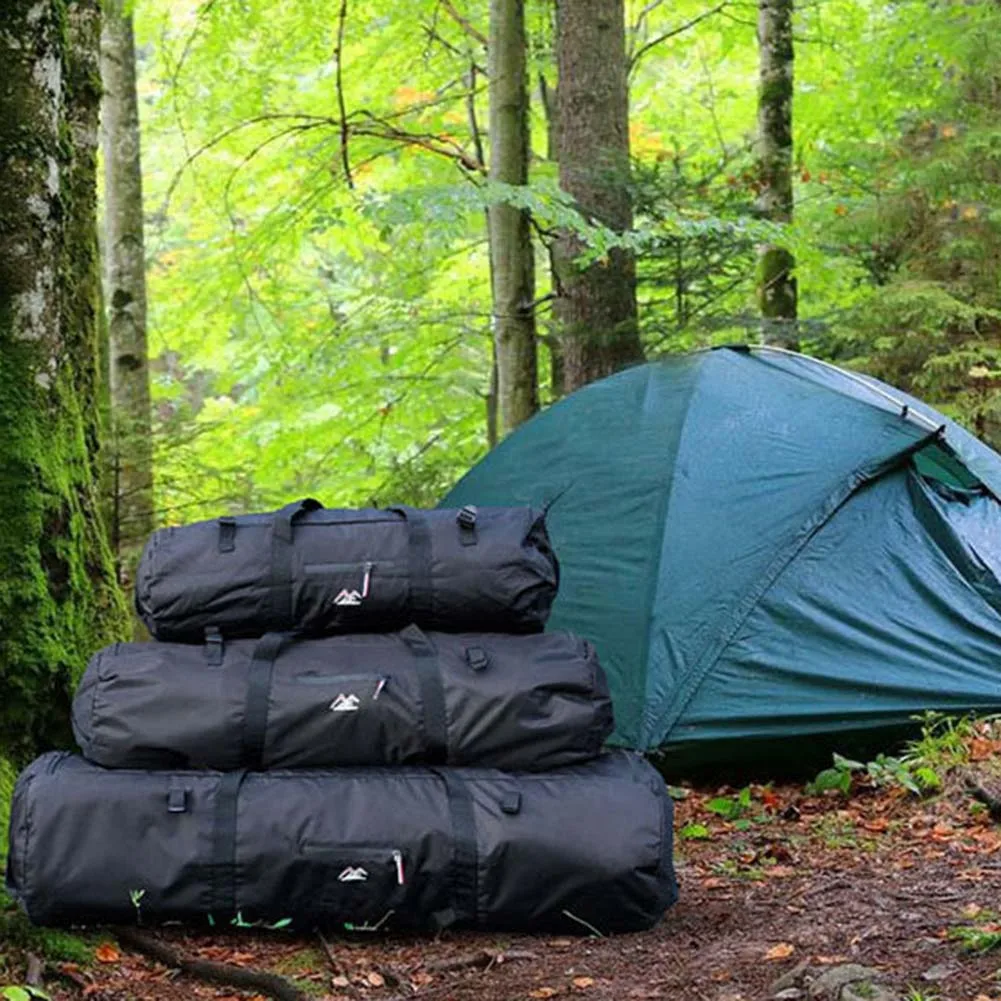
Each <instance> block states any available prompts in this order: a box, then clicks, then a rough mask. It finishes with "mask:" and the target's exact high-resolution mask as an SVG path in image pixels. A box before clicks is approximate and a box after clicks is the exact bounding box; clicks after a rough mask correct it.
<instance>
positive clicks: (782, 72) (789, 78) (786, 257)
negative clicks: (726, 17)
mask: <svg viewBox="0 0 1001 1001" xmlns="http://www.w3.org/2000/svg"><path fill="white" fill-rule="evenodd" d="M792 18H793V0H759V6H758V49H759V59H760V62H759V80H758V179H759V182H760V184H761V192H760V194H759V195H758V202H757V210H758V214H759V215H760V216H761V218H763V219H768V220H770V221H771V222H781V223H788V222H792V211H793V204H792V162H793V149H792V99H793V41H792ZM758 254H759V256H758V281H757V289H758V306H759V308H760V310H761V339H762V341H763V343H765V344H776V345H779V346H782V347H791V348H795V347H796V346H797V340H798V339H797V333H796V278H795V266H796V261H795V258H794V257H793V255H792V254H791V253H790V252H789V250H787V249H786V248H784V247H779V246H775V245H772V244H768V245H765V246H763V247H761V248H760V249H759V252H758Z"/></svg>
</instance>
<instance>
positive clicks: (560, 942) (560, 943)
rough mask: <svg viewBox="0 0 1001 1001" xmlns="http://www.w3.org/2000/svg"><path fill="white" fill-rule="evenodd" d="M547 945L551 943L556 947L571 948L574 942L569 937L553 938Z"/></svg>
mask: <svg viewBox="0 0 1001 1001" xmlns="http://www.w3.org/2000/svg"><path fill="white" fill-rule="evenodd" d="M546 945H551V946H552V947H553V948H554V949H569V948H570V946H572V945H573V942H572V940H571V939H568V938H551V939H549V941H548V942H546Z"/></svg>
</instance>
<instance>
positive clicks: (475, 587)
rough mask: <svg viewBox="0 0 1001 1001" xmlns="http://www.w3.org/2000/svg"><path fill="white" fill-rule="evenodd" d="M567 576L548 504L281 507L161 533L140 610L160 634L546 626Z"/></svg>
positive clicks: (139, 583)
mask: <svg viewBox="0 0 1001 1001" xmlns="http://www.w3.org/2000/svg"><path fill="white" fill-rule="evenodd" d="M558 584H559V564H558V563H557V560H556V556H555V554H554V553H553V550H552V547H551V546H550V544H549V536H548V534H547V533H546V524H545V514H544V512H541V511H538V510H534V509H532V508H528V507H511V508H504V507H484V508H478V509H477V508H475V507H472V506H467V507H464V508H462V509H461V510H459V511H456V510H433V511H418V510H415V509H413V508H402V507H400V508H390V509H387V510H385V511H380V510H374V509H369V510H360V511H346V510H334V509H330V510H326V509H324V508H323V506H322V505H321V504H319V503H318V502H317V501H314V500H302V501H297V502H296V503H294V504H289V505H287V506H286V507H283V508H282V509H281V510H280V511H276V512H273V513H270V514H251V515H242V516H240V517H235V518H230V517H224V518H218V519H216V520H215V521H202V522H197V523H195V524H193V525H186V526H183V527H175V528H164V529H161V530H160V531H158V532H155V533H154V534H153V536H152V537H151V538H150V540H149V542H148V543H147V545H146V548H145V550H144V552H143V555H142V559H141V560H140V563H139V569H138V572H137V574H136V608H137V610H138V612H139V615H140V617H141V618H142V620H143V622H145V623H146V625H147V626H148V628H149V631H150V632H151V633H152V634H153V636H155V637H156V638H157V639H161V640H178V641H182V642H198V641H201V640H202V639H203V638H204V634H205V630H206V629H210V628H215V629H218V630H220V631H221V632H222V633H223V634H224V635H226V636H259V635H261V634H262V633H265V632H271V631H283V630H290V629H295V630H300V631H303V632H308V633H347V632H352V633H353V632H382V631H388V630H393V629H402V628H403V627H404V626H406V625H407V624H408V623H415V624H416V625H418V626H420V627H421V628H422V629H438V630H444V631H448V632H462V631H477V632H512V633H531V632H539V631H540V630H542V628H543V627H544V626H545V624H546V620H547V619H548V617H549V610H550V608H551V606H552V603H553V599H554V598H555V597H556V590H557V587H558Z"/></svg>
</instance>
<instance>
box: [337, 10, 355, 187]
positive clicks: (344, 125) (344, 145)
mask: <svg viewBox="0 0 1001 1001" xmlns="http://www.w3.org/2000/svg"><path fill="white" fill-rule="evenodd" d="M347 19H348V0H341V9H340V11H339V13H338V15H337V47H336V49H335V50H334V60H335V62H336V64H337V110H338V112H339V114H340V117H341V165H342V166H343V168H344V180H345V181H347V184H348V187H349V188H350V189H351V190H354V186H355V182H354V178H353V177H352V176H351V159H350V157H349V156H348V112H347V107H346V105H345V103H344V26H345V24H346V23H347Z"/></svg>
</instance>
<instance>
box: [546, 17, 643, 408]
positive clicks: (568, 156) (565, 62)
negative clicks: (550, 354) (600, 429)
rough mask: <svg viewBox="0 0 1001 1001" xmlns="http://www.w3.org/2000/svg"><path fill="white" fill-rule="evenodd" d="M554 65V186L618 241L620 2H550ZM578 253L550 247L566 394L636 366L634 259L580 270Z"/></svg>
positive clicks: (571, 240) (561, 245)
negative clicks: (556, 163) (553, 4)
mask: <svg viewBox="0 0 1001 1001" xmlns="http://www.w3.org/2000/svg"><path fill="white" fill-rule="evenodd" d="M556 62H557V68H558V73H559V82H558V85H557V105H558V117H559V121H558V126H557V129H556V139H557V144H558V150H557V152H558V156H559V165H560V186H561V187H562V188H563V190H564V191H566V192H567V193H568V194H570V195H571V196H572V197H573V198H574V200H575V202H576V204H577V208H578V209H579V211H580V212H581V213H582V214H583V215H585V216H586V217H588V218H591V219H594V220H596V221H598V222H601V223H603V224H604V225H606V226H608V227H609V228H611V229H613V230H615V231H616V232H619V233H621V232H625V231H627V230H628V229H630V228H631V226H632V221H633V220H632V203H631V199H630V194H629V95H628V86H627V80H626V45H625V11H624V7H623V0H557V3H556ZM584 249H585V246H584V242H583V240H582V239H581V238H580V237H579V236H578V235H576V234H574V233H569V232H566V233H562V234H561V235H560V237H559V238H558V240H557V241H556V245H555V247H554V257H555V260H556V270H557V280H558V288H557V298H556V318H557V321H558V323H559V326H560V329H561V337H562V341H563V352H562V355H563V357H562V369H563V383H564V389H565V391H566V392H571V391H572V390H574V389H576V388H578V387H579V386H582V385H584V384H585V383H588V382H591V381H592V380H594V379H600V378H602V377H603V376H606V375H609V374H611V373H612V372H615V371H617V370H618V369H620V368H623V367H625V366H627V365H631V364H634V363H635V362H639V361H642V360H643V347H642V344H641V343H640V337H639V329H638V326H637V322H636V262H635V259H634V257H633V254H632V253H631V252H629V251H627V250H622V249H616V250H613V251H611V253H610V254H609V255H608V257H607V259H606V260H603V261H600V262H598V263H596V264H593V265H591V266H590V267H588V268H584V269H581V268H580V266H579V265H578V264H577V263H576V259H577V258H578V257H579V256H580V254H581V253H582V252H583V251H584Z"/></svg>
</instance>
